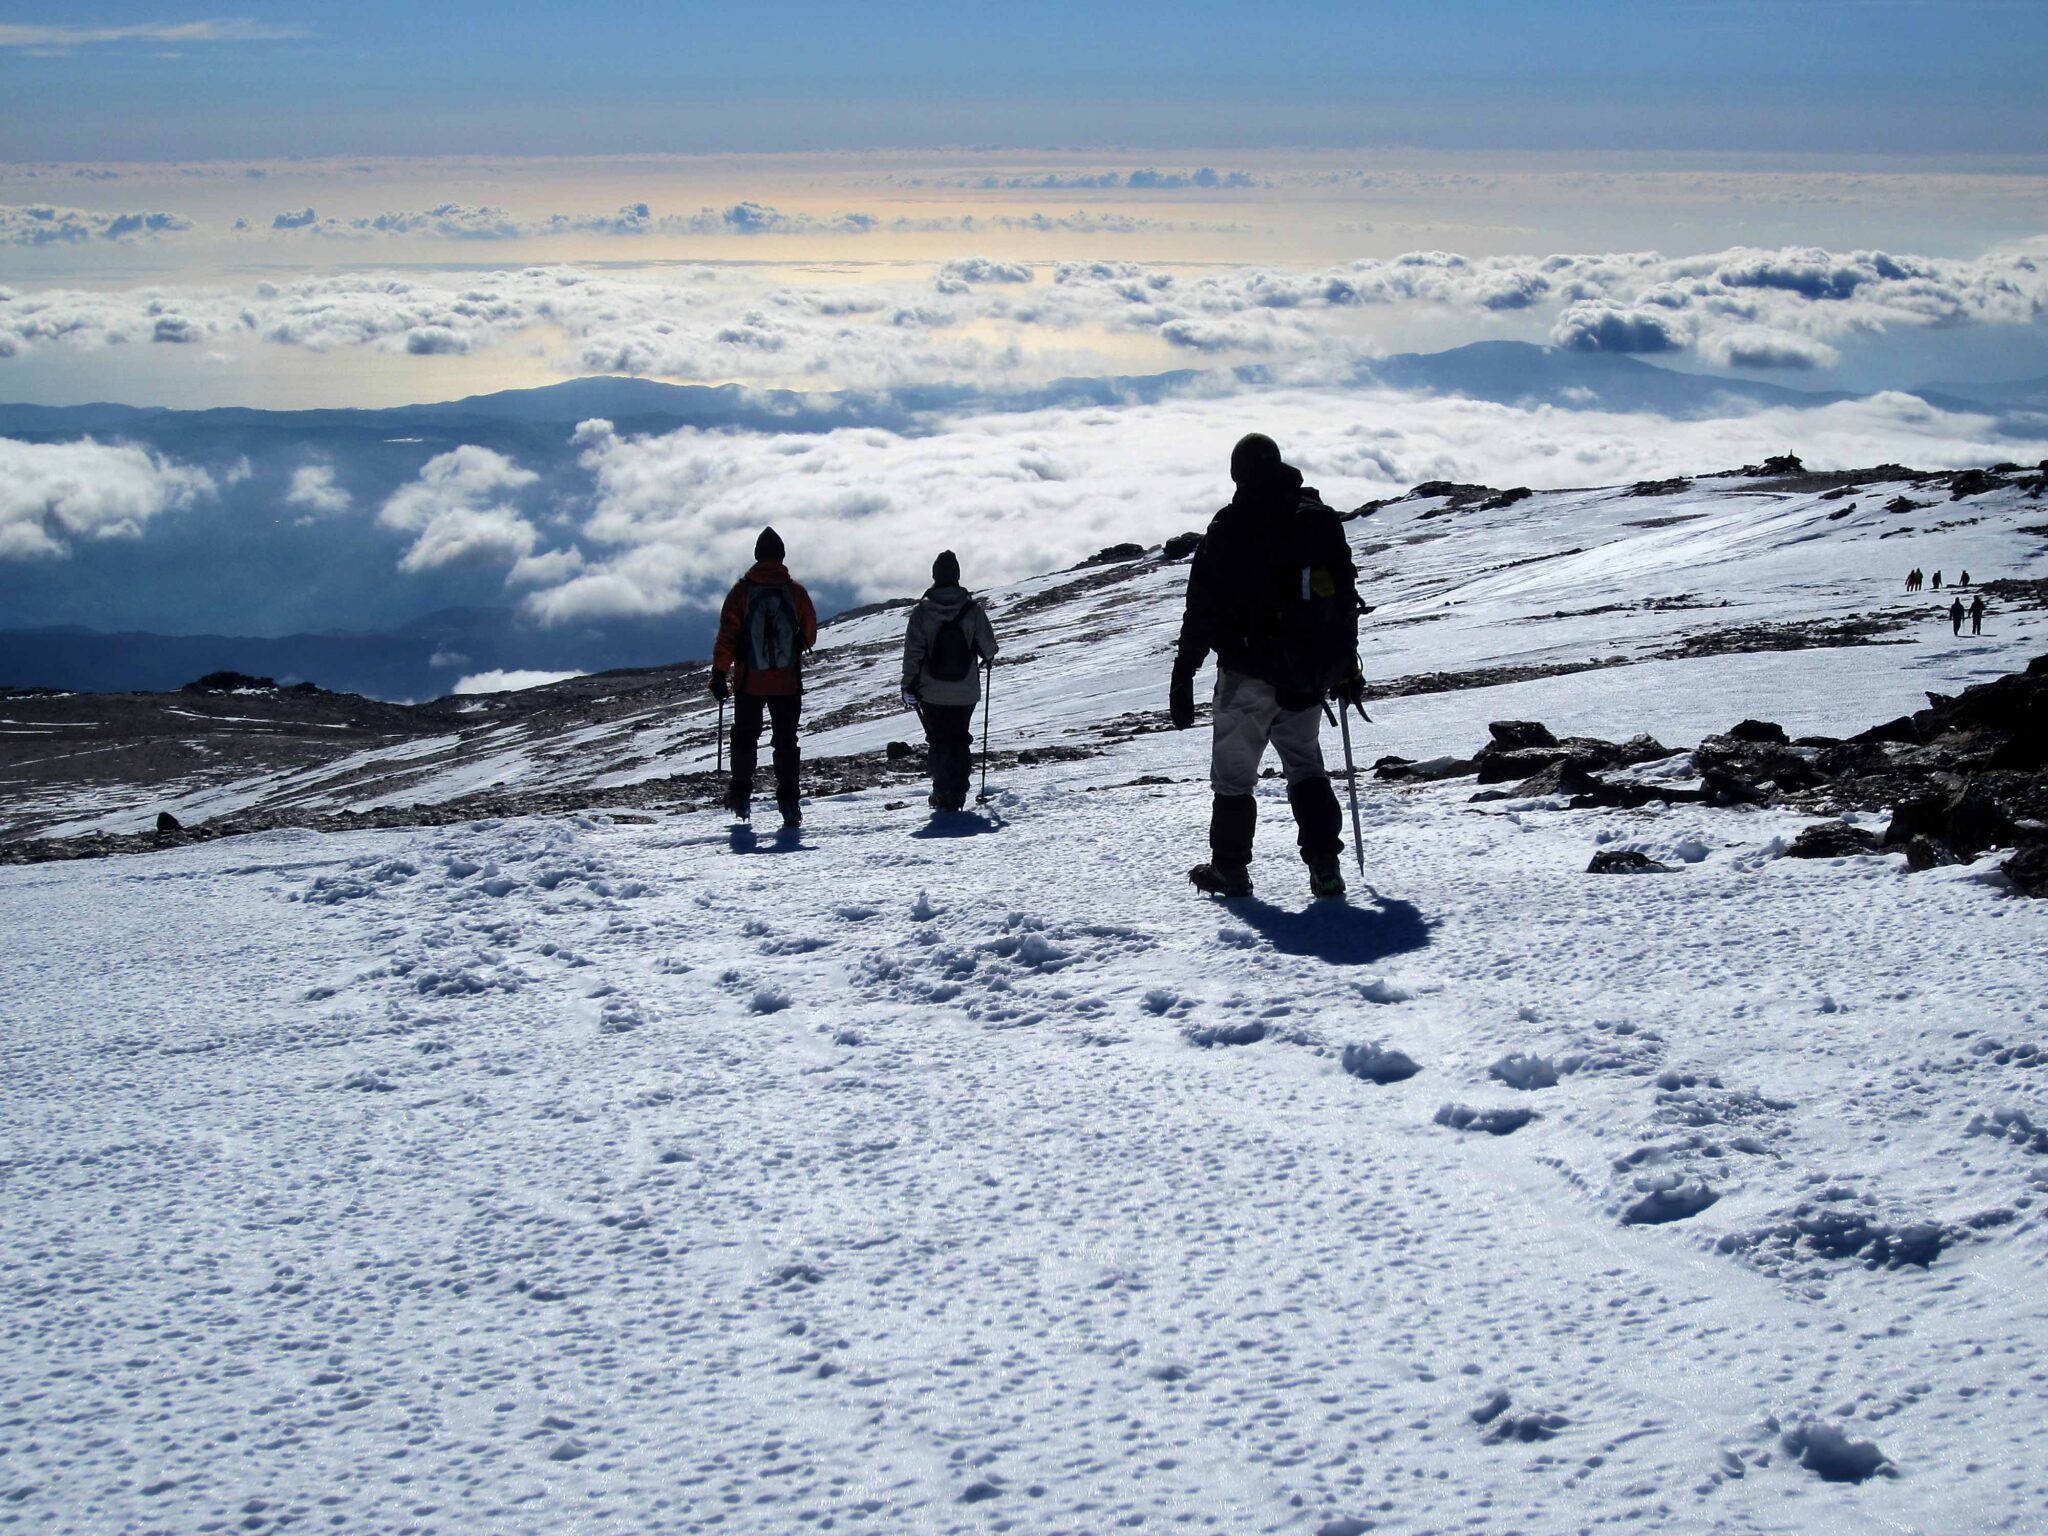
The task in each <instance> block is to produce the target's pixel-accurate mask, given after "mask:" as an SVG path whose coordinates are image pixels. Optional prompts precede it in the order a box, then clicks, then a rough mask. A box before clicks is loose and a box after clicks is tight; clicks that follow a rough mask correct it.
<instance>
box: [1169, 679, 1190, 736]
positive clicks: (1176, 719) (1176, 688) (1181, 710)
mask: <svg viewBox="0 0 2048 1536" xmlns="http://www.w3.org/2000/svg"><path fill="white" fill-rule="evenodd" d="M1166 712H1167V714H1168V715H1170V716H1172V718H1173V728H1174V729H1175V730H1176V731H1184V730H1186V729H1187V728H1188V727H1189V726H1191V725H1193V724H1194V723H1195V675H1194V674H1193V673H1192V672H1182V671H1180V670H1179V669H1177V668H1176V669H1175V671H1174V674H1173V688H1172V690H1171V691H1170V692H1169V693H1168V694H1167V696H1166Z"/></svg>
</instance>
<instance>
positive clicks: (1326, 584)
mask: <svg viewBox="0 0 2048 1536" xmlns="http://www.w3.org/2000/svg"><path fill="white" fill-rule="evenodd" d="M1309 590H1310V591H1312V592H1314V593H1315V595H1316V596H1317V597H1335V596H1336V595H1337V583H1336V582H1335V581H1334V580H1332V579H1331V576H1330V573H1329V572H1328V571H1317V572H1316V573H1315V575H1314V577H1313V578H1312V579H1311V581H1310V583H1309Z"/></svg>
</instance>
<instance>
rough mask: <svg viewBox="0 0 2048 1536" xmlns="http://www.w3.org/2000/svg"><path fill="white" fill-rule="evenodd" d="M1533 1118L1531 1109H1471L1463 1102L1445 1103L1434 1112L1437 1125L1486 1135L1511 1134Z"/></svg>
mask: <svg viewBox="0 0 2048 1536" xmlns="http://www.w3.org/2000/svg"><path fill="white" fill-rule="evenodd" d="M1535 1118H1536V1111H1535V1110H1533V1109H1473V1108H1471V1107H1470V1106H1468V1105H1464V1104H1446V1105H1444V1106H1443V1107H1442V1108H1441V1109H1439V1110H1438V1111H1437V1112H1436V1123H1437V1124H1438V1125H1447V1126H1449V1127H1450V1128H1451V1129H1452V1130H1454V1131H1478V1132H1483V1133H1484V1134H1486V1135H1488V1136H1511V1135H1513V1134H1514V1133H1515V1132H1516V1131H1519V1130H1520V1129H1521V1128H1522V1127H1523V1126H1525V1125H1527V1124H1528V1123H1529V1122H1530V1121H1531V1120H1534V1119H1535Z"/></svg>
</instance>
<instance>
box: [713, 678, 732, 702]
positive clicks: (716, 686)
mask: <svg viewBox="0 0 2048 1536" xmlns="http://www.w3.org/2000/svg"><path fill="white" fill-rule="evenodd" d="M731 696H732V686H731V685H730V684H729V683H727V682H726V680H725V674H724V673H723V672H714V673H712V674H711V697H713V698H714V699H716V700H718V702H719V703H721V704H723V703H724V702H725V701H726V700H727V699H728V698H730V697H731Z"/></svg>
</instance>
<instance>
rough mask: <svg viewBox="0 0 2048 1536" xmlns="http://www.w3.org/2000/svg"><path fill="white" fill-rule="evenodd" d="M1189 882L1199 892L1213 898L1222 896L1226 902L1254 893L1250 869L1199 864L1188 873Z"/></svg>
mask: <svg viewBox="0 0 2048 1536" xmlns="http://www.w3.org/2000/svg"><path fill="white" fill-rule="evenodd" d="M1188 881H1189V883H1190V884H1192V885H1193V886H1194V888H1195V889H1196V890H1198V891H1206V892H1208V893H1209V894H1210V895H1211V896H1221V897H1223V898H1224V899H1225V900H1226V901H1227V900H1232V899H1234V898H1237V897H1241V896H1249V895H1251V893H1252V876H1251V871H1250V870H1248V869H1229V868H1226V867H1225V866H1223V865H1220V864H1197V865H1196V866H1195V867H1194V868H1193V869H1191V870H1189V871H1188Z"/></svg>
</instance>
